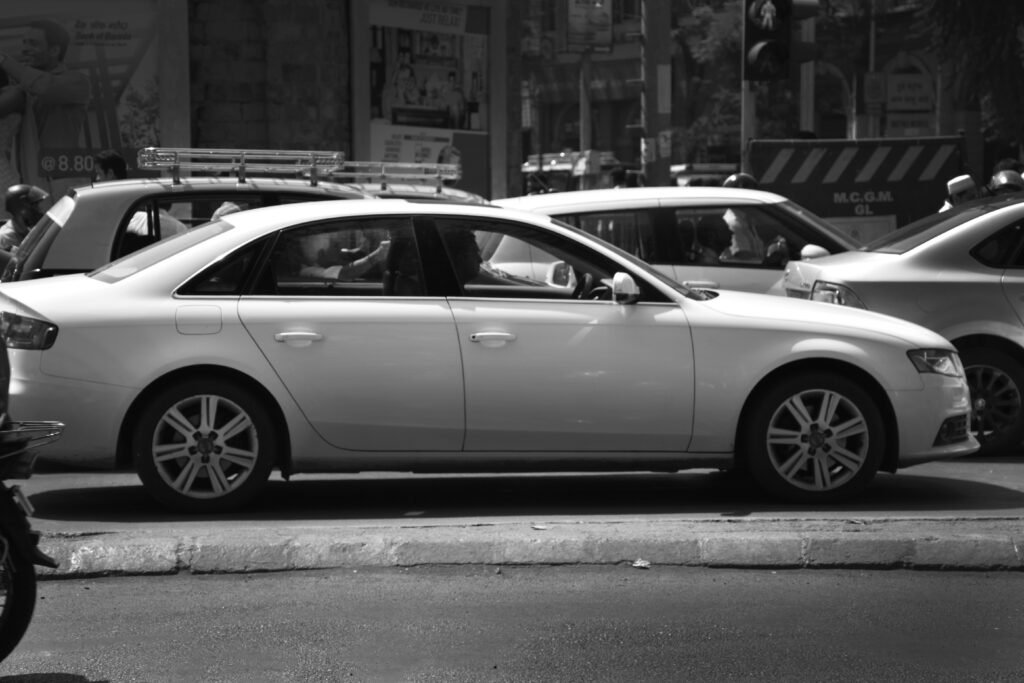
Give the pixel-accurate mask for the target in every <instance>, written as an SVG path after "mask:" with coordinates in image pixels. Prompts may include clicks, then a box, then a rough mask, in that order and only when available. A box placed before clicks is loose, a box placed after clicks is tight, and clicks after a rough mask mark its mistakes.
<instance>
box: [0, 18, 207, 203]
mask: <svg viewBox="0 0 1024 683" xmlns="http://www.w3.org/2000/svg"><path fill="white" fill-rule="evenodd" d="M168 12H182V13H185V12H187V5H186V3H184V2H180V3H173V2H172V3H169V2H161V1H160V0H36V1H35V2H32V3H30V4H29V3H4V4H3V5H0V102H2V103H3V104H0V112H2V118H0V183H9V182H10V181H11V180H17V181H19V182H27V183H31V184H34V185H37V186H40V187H42V188H43V189H45V190H46V191H47V192H49V193H50V195H51V196H53V197H59V196H60V195H62V194H64V192H65V191H66V189H67V188H68V187H74V186H75V185H78V184H82V183H83V182H88V181H89V179H91V177H92V164H93V155H94V154H95V153H96V152H98V151H99V150H101V149H107V148H114V149H119V150H122V152H123V153H124V154H125V156H126V157H131V156H132V155H133V154H134V150H135V149H137V148H139V147H143V146H147V145H156V144H160V143H161V142H162V140H161V117H162V109H161V100H162V99H164V100H166V99H170V98H168V93H167V92H165V91H164V90H165V89H164V90H162V89H161V84H160V82H159V81H160V79H159V64H158V58H159V57H160V55H161V50H166V49H167V46H166V45H161V41H160V40H159V38H160V26H161V23H162V22H164V21H165V20H166V19H167V13H168ZM181 17H182V18H184V19H185V20H186V21H187V15H186V14H182V15H181ZM181 40H182V41H186V40H187V36H182V38H181ZM182 52H183V53H187V44H185V45H184V46H183V47H182ZM179 95H180V96H181V97H180V99H181V101H183V102H187V93H184V94H182V93H179ZM184 115H185V116H186V117H187V115H188V114H187V111H186V112H184ZM164 144H166V142H164Z"/></svg>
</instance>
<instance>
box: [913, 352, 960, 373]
mask: <svg viewBox="0 0 1024 683" xmlns="http://www.w3.org/2000/svg"><path fill="white" fill-rule="evenodd" d="M907 355H908V356H910V362H911V363H913V364H914V367H915V368H917V371H918V372H931V373H935V374H937V375H946V376H947V377H963V376H964V366H963V363H961V362H960V356H959V355H958V354H957V352H956V351H946V350H945V349H914V350H913V351H907Z"/></svg>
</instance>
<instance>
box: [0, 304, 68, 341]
mask: <svg viewBox="0 0 1024 683" xmlns="http://www.w3.org/2000/svg"><path fill="white" fill-rule="evenodd" d="M0 335H3V338H4V341H5V342H6V343H7V347H8V348H11V349H38V350H43V349H48V348H50V347H51V346H53V342H55V341H56V340H57V326H56V325H54V324H53V323H49V322H46V321H45V320H37V319H35V318H28V317H26V316H23V315H18V314H16V313H11V312H9V311H4V312H3V313H0Z"/></svg>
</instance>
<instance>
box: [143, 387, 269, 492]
mask: <svg viewBox="0 0 1024 683" xmlns="http://www.w3.org/2000/svg"><path fill="white" fill-rule="evenodd" d="M225 428H227V429H228V430H229V431H225ZM132 443H133V449H134V454H135V465H136V470H137V472H138V475H139V478H140V479H141V480H142V483H143V485H144V486H145V488H146V490H147V491H148V492H149V493H150V495H152V496H153V497H154V498H155V499H156V500H157V501H159V502H160V503H162V504H163V505H165V506H167V507H169V508H172V509H174V510H178V511H181V512H221V511H225V510H230V509H235V508H238V507H241V506H242V505H244V504H245V503H247V502H249V501H250V500H252V498H253V497H255V496H256V495H257V494H258V493H259V492H260V491H261V490H262V489H263V487H264V486H265V485H266V483H267V479H268V478H269V477H270V471H271V469H272V468H273V466H274V463H275V451H276V444H277V435H276V434H275V429H274V426H273V421H272V420H271V419H270V415H269V413H268V411H267V409H266V406H265V405H264V404H263V403H262V402H261V401H260V400H258V399H257V398H254V397H253V396H252V392H251V391H247V390H245V389H243V388H242V387H241V386H239V385H238V384H237V383H234V382H230V381H225V380H213V381H211V380H202V379H192V380H187V381H184V382H180V383H175V384H173V385H171V386H169V387H167V388H166V389H164V390H163V391H160V392H159V393H157V394H156V395H154V396H153V397H152V398H151V399H150V400H149V401H148V403H147V404H146V406H145V408H144V409H143V411H142V413H141V415H140V419H139V420H138V423H137V425H136V427H135V432H134V435H133V442H132Z"/></svg>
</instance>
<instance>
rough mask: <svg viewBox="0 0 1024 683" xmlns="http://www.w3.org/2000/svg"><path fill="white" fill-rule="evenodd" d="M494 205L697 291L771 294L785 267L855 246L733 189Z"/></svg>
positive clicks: (787, 205) (645, 191) (583, 194)
mask: <svg viewBox="0 0 1024 683" xmlns="http://www.w3.org/2000/svg"><path fill="white" fill-rule="evenodd" d="M494 203H495V204H497V205H498V206H503V207H506V208H512V209H521V210H525V211H533V212H536V213H541V214H544V215H546V216H552V217H554V218H558V219H561V220H563V221H565V222H566V223H569V224H571V225H574V226H576V227H578V228H581V229H582V230H585V231H586V232H589V233H591V234H592V235H596V236H598V237H600V238H601V239H604V240H607V241H608V242H611V243H612V244H614V245H615V246H617V247H620V248H621V249H623V250H625V251H628V252H629V253H631V254H633V255H634V256H636V257H637V258H640V259H643V260H644V261H646V262H648V263H650V264H651V265H653V266H654V267H655V268H657V269H658V270H659V271H661V272H662V273H665V274H666V275H668V276H669V277H671V278H672V279H674V280H676V281H678V282H682V283H683V284H685V285H687V286H688V287H694V288H706V289H739V290H743V291H747V292H769V291H773V290H774V289H776V288H777V287H778V283H779V279H780V276H781V275H782V269H783V268H785V266H786V264H787V263H790V262H798V261H805V260H809V259H813V258H816V257H819V256H826V255H828V254H837V253H840V252H844V251H848V250H851V249H856V248H857V247H858V246H859V244H858V243H857V242H856V241H854V240H853V239H851V238H850V237H848V236H847V235H846V234H845V233H844V232H842V231H841V230H839V229H838V228H836V227H835V226H833V225H832V224H831V223H829V222H828V221H826V220H824V219H823V218H819V217H818V216H816V215H815V214H814V213H812V212H811V211H809V210H808V209H806V208H804V207H802V206H800V205H799V204H796V203H795V202H793V201H790V200H788V199H786V198H785V197H782V196H780V195H777V194H774V193H771V192H762V191H760V190H749V189H743V188H735V187H704V186H693V187H620V188H605V189H598V190H579V191H575V192H550V193H545V194H531V195H526V196H523V197H510V198H507V199H496V200H494ZM775 293H781V292H778V291H776V292H775Z"/></svg>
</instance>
